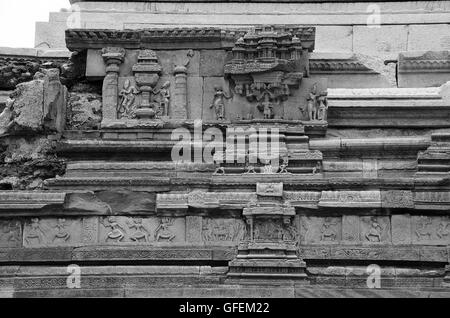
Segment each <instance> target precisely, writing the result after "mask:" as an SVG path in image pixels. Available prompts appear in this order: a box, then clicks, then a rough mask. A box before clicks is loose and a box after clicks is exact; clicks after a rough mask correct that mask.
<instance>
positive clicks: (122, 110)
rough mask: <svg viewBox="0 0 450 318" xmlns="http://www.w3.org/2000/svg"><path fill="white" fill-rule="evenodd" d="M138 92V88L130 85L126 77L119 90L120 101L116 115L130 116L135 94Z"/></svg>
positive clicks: (131, 115)
mask: <svg viewBox="0 0 450 318" xmlns="http://www.w3.org/2000/svg"><path fill="white" fill-rule="evenodd" d="M137 94H139V90H138V89H137V88H136V87H134V86H132V85H131V82H130V80H129V79H126V80H125V82H124V83H123V88H122V90H121V91H120V92H119V97H120V103H119V107H118V110H117V113H118V117H119V118H121V117H126V118H132V117H133V111H134V107H135V101H136V95H137Z"/></svg>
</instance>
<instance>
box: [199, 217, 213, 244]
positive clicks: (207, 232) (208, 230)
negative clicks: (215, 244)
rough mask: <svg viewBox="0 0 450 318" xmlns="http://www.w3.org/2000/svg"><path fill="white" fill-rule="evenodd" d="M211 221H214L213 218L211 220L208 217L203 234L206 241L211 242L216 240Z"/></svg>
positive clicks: (204, 223)
mask: <svg viewBox="0 0 450 318" xmlns="http://www.w3.org/2000/svg"><path fill="white" fill-rule="evenodd" d="M211 222H212V220H209V219H206V220H205V221H204V222H203V228H202V236H203V241H205V242H211V241H213V240H214V237H213V229H212V226H211Z"/></svg>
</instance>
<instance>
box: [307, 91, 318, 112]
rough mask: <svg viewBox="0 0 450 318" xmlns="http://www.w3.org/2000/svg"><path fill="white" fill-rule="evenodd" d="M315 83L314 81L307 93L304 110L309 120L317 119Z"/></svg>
mask: <svg viewBox="0 0 450 318" xmlns="http://www.w3.org/2000/svg"><path fill="white" fill-rule="evenodd" d="M317 97H318V94H317V83H314V85H313V86H312V88H311V90H310V92H309V93H308V97H307V99H306V100H307V103H306V111H307V113H308V118H309V120H310V121H313V120H318V118H317V115H318V105H317Z"/></svg>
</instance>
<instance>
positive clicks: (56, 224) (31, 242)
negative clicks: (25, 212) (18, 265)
mask: <svg viewBox="0 0 450 318" xmlns="http://www.w3.org/2000/svg"><path fill="white" fill-rule="evenodd" d="M81 223H82V222H81V219H74V218H45V219H40V218H32V219H30V220H27V221H26V222H25V225H24V230H23V245H24V246H25V247H39V246H69V245H73V244H78V243H80V242H81V228H82V224H81Z"/></svg>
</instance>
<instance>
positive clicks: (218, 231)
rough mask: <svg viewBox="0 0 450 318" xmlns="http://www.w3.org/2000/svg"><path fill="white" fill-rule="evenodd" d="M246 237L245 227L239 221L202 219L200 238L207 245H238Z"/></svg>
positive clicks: (241, 221)
mask: <svg viewBox="0 0 450 318" xmlns="http://www.w3.org/2000/svg"><path fill="white" fill-rule="evenodd" d="M245 235H246V225H245V222H244V221H243V220H241V219H223V218H203V226H202V238H203V242H205V243H207V244H212V243H220V242H233V243H238V242H240V241H241V240H243V239H244V237H245Z"/></svg>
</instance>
